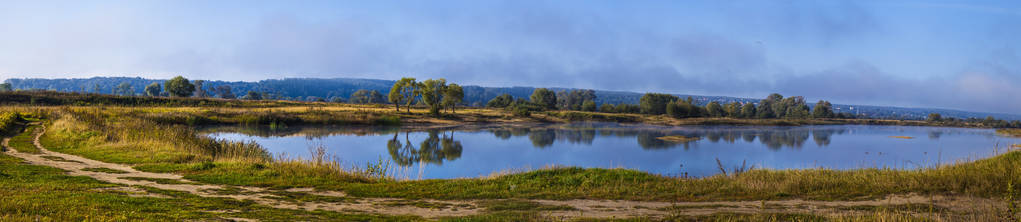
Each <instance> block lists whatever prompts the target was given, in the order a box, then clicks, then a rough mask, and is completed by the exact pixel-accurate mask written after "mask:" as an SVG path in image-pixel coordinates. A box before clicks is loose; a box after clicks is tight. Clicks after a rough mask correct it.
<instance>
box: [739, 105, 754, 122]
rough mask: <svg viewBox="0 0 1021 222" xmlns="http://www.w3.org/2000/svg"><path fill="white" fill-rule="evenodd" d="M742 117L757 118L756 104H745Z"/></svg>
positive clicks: (742, 107) (742, 108)
mask: <svg viewBox="0 0 1021 222" xmlns="http://www.w3.org/2000/svg"><path fill="white" fill-rule="evenodd" d="M741 117H742V118H755V104H752V103H745V104H744V106H741Z"/></svg>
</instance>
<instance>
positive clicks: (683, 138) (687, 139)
mask: <svg viewBox="0 0 1021 222" xmlns="http://www.w3.org/2000/svg"><path fill="white" fill-rule="evenodd" d="M656 139H659V140H663V141H669V142H676V143H686V142H691V141H697V140H700V139H702V138H699V137H687V136H683V135H672V136H661V137H656Z"/></svg>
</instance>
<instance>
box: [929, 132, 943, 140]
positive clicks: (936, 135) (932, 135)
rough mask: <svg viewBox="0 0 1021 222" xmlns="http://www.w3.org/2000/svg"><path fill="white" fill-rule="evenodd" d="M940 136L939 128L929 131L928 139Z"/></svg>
mask: <svg viewBox="0 0 1021 222" xmlns="http://www.w3.org/2000/svg"><path fill="white" fill-rule="evenodd" d="M941 136H943V131H940V130H931V131H929V139H932V140H938V139H939V137H941Z"/></svg>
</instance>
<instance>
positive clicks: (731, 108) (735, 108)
mask: <svg viewBox="0 0 1021 222" xmlns="http://www.w3.org/2000/svg"><path fill="white" fill-rule="evenodd" d="M723 112H725V113H726V115H727V117H730V118H737V117H740V116H741V103H739V102H732V103H727V105H726V106H723Z"/></svg>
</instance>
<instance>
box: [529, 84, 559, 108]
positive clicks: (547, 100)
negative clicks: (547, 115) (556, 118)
mask: <svg viewBox="0 0 1021 222" xmlns="http://www.w3.org/2000/svg"><path fill="white" fill-rule="evenodd" d="M529 99H531V100H532V103H535V104H536V105H539V106H541V107H542V108H543V109H547V110H554V109H557V94H556V93H554V92H553V91H552V90H549V89H546V88H538V89H535V91H532V96H531V97H529Z"/></svg>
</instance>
